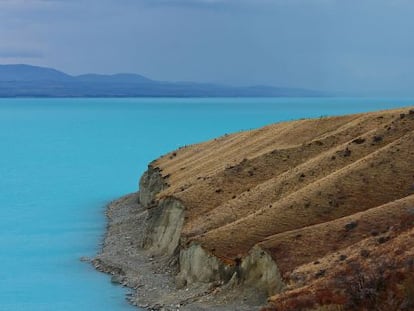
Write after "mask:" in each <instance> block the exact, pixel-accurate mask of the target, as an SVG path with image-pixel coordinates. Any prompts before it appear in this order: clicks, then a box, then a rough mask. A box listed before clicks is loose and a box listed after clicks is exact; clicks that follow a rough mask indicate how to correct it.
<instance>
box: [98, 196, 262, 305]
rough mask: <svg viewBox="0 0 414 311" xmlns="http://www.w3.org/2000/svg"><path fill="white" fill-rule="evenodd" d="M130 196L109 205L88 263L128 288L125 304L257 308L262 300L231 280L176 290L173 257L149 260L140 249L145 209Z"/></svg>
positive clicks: (146, 214)
mask: <svg viewBox="0 0 414 311" xmlns="http://www.w3.org/2000/svg"><path fill="white" fill-rule="evenodd" d="M138 202H139V194H138V193H133V194H130V195H127V196H125V197H122V198H120V199H118V200H116V201H113V202H111V203H110V204H109V205H108V207H107V210H106V216H107V219H108V225H107V231H106V235H105V239H104V241H103V246H102V250H101V252H100V253H99V254H98V255H97V256H96V257H95V258H94V259H93V260H92V261H91V262H92V264H93V266H94V267H95V268H96V269H97V270H98V271H101V272H104V273H107V274H110V275H112V278H111V282H113V283H117V284H120V285H121V286H125V287H128V288H130V289H131V292H130V293H128V294H127V300H128V301H129V302H130V303H131V304H132V305H134V306H137V307H139V308H142V309H145V310H165V311H170V310H174V311H177V310H183V311H186V310H187V311H195V310H206V311H208V310H240V311H244V310H257V309H259V308H260V306H262V305H263V304H264V303H265V301H266V298H267V297H265V296H264V295H257V293H256V292H255V291H254V290H252V289H248V288H241V287H240V286H238V284H237V282H236V281H234V282H228V283H227V284H225V285H223V284H222V283H220V282H213V283H209V284H207V283H196V284H191V285H190V286H188V287H186V286H183V287H182V288H180V289H178V288H177V286H176V282H175V280H176V275H177V274H178V272H179V271H178V263H177V260H178V258H177V256H173V257H170V256H153V255H152V254H151V253H150V251H148V250H146V249H144V248H142V245H143V242H144V241H143V240H144V238H145V232H146V230H147V224H148V221H147V217H148V210H147V209H146V208H144V207H142V206H141V205H140V204H139V203H138Z"/></svg>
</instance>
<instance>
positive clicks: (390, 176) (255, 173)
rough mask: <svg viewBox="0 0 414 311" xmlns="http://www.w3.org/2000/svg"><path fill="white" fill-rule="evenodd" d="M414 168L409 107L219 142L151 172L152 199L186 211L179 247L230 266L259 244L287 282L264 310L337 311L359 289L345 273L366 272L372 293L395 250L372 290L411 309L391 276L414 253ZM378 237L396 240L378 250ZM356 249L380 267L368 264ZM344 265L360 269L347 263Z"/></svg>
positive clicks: (175, 156)
mask: <svg viewBox="0 0 414 311" xmlns="http://www.w3.org/2000/svg"><path fill="white" fill-rule="evenodd" d="M412 163H414V111H413V110H410V109H408V108H405V109H398V110H390V111H381V112H375V113H367V114H357V115H349V116H343V117H331V118H320V119H314V120H300V121H294V122H285V123H279V124H274V125H270V126H267V127H264V128H261V129H258V130H253V131H247V132H240V133H236V134H232V135H226V136H223V137H221V138H218V139H215V140H212V141H209V142H206V143H202V144H197V145H192V146H189V147H185V148H181V149H179V150H177V151H174V152H172V153H170V154H167V155H165V156H163V157H161V158H160V159H158V160H156V161H154V162H153V163H152V166H154V167H158V168H159V169H160V170H161V172H162V175H163V176H164V178H165V180H166V182H167V183H168V185H169V187H168V188H166V189H165V190H163V191H162V192H161V193H160V194H159V195H158V199H163V198H166V197H174V198H176V199H178V200H180V201H181V202H182V203H183V205H184V206H185V207H186V218H185V223H184V227H183V231H182V239H181V241H182V243H184V244H185V243H189V242H197V243H199V244H201V245H202V246H203V247H204V248H205V249H206V250H208V251H210V252H211V253H213V254H215V255H216V256H218V257H219V258H222V259H223V260H225V262H232V261H233V260H235V259H236V258H240V256H241V257H243V256H244V255H246V254H247V252H248V251H249V250H250V249H251V248H252V247H253V246H255V245H259V246H260V247H261V248H263V249H264V250H265V251H267V252H268V253H269V254H270V255H271V256H272V257H273V259H274V260H275V261H276V263H277V264H278V266H279V269H280V270H281V271H282V273H283V275H284V277H285V279H286V281H288V282H291V284H292V285H291V288H290V290H289V291H288V292H286V293H284V294H282V295H279V296H276V297H274V298H272V304H271V306H270V307H269V310H306V309H310V310H313V309H315V310H316V309H318V308H319V310H342V308H345V309H346V308H348V307H349V305H350V302H349V301H350V299H351V298H350V297H352V296H353V295H354V294H355V293H352V289H350V288H349V287H346V286H345V285H341V284H340V281H338V280H340V276H341V275H342V276H343V275H347V273H349V274H351V275H353V276H355V275H357V274H358V273H359V272H358V271H359V270H360V271H361V273H365V272H366V273H368V274H367V275H365V274H364V278H365V279H364V280H365V281H364V282H365V283H366V284H367V287H369V290H373V288H372V287H374V286H376V285H375V284H374V283H375V282H376V281H378V280H377V279H376V278H375V277H373V276H372V275H375V273H377V272H378V271H379V270H378V269H381V267H382V266H381V265H388V264H389V263H388V261H387V260H388V259H387V258H388V257H387V252H395V251H398V252H400V253H399V255H397V256H396V257H395V258H396V261H395V265H396V266H397V267H398V268H396V269H394V270H392V271H394V272H395V273H394V272H390V273H389V274H387V275H386V277H387V278H388V280H390V281H392V282H393V284H394V285H393V287H392V289H390V288H391V287H388V285H387V286H385V287H384V288H386V289H383V288H377V289H376V291H377V292H381V291H382V290H385V291H386V292H387V291H389V292H392V293H394V294H395V295H397V296H398V299H397V298H395V299H396V301H397V300H398V302H396V304H397V303H406V304H407V303H411V302H410V301H411V300H410V301H408V302H407V301H406V300H404V299H406V298H404V299H403V298H401V297H403V294H402V292H406V293H408V294H406V296H410V297H412V292H413V291H414V285H412V284H414V281H413V282H411V281H410V278H399V279H398V282H397V281H396V279H397V278H398V277H397V276H398V275H397V274H398V273H400V272H401V271H403V272H404V271H405V272H407V271H408V270H407V269H406V267H405V266H403V264H402V262H403V261H404V259H406V256H408V254H410V255H412V251H413V248H412V246H409V247H408V246H407V247H408V248H402V246H403V244H404V239H408V238H409V237H411V235H412V234H413V233H412V231H409V230H411V228H412V227H413V218H414V211H413V208H414V195H413V194H414V165H413V164H412ZM407 230H408V231H407ZM404 231H407V232H411V233H404V234H403V233H402V232H404ZM410 234H411V235H410ZM380 237H383V238H384V239H391V240H392V243H390V242H387V241H385V242H387V243H378V238H380ZM394 243H395V245H398V247H397V246H395V247H394V246H393V245H394ZM410 243H411V241H410ZM410 243H407V245H411V244H410ZM390 245H391V246H390ZM400 246H401V247H400ZM410 247H411V248H410ZM401 249H403V251H401ZM361 251H364V254H365V255H367V252H368V253H369V254H373V253H375V254H376V256H379V257H378V258H381V260H379V263H378V264H377V263H374V262H373V261H369V262H368V263H367V262H366V260H365V258H366V257H364V256H361ZM383 257H384V260H383V259H382V258H383ZM350 258H351V259H352V260H351V259H350ZM351 261H352V262H355V265H354V266H352V267H354V268H355V269H357V268H358V269H359V270H358V271H351V270H352V269H351V268H350V266H349V265H348V264H346V263H349V262H351ZM314 262H317V264H314ZM358 265H359V266H358ZM357 266H358V267H357ZM382 268H383V267H382ZM341 269H342V270H341ZM404 269H406V270H404ZM326 271H334V272H333V273H332V274H329V276H327V274H326ZM397 271H399V272H398V273H397ZM410 271H411V270H410ZM369 273H371V274H372V275H371V276H369ZM401 273H402V272H401ZM410 273H411V272H410ZM315 275H318V277H315ZM355 277H356V276H355ZM367 278H368V279H367ZM400 279H401V280H400ZM351 281H355V280H351ZM400 281H401V282H400ZM370 282H371V283H372V284H371V283H370ZM410 282H411V283H410ZM328 283H329V284H331V285H332V284H333V285H332V286H333V287H332V288H329V289H327V288H326V284H328ZM338 284H339V285H338ZM395 284H398V286H397V285H395ZM404 284H405V285H404ZM395 288H397V289H395ZM347 290H348V291H349V293H347V292H346V291H347ZM360 290H362V289H360ZM369 290H368V289H367V291H369ZM381 293H382V292H381ZM359 294H361V293H359ZM355 295H357V294H355ZM379 295H382V294H379ZM384 295H385V294H384ZM404 297H405V296H404ZM354 298H355V297H354ZM364 299H368V298H367V297H365V298H364ZM375 299H377V300H378V301H382V300H383V299H385V298H383V297H382V296H381V297H380V296H378V297H377V296H376V297H375ZM407 299H408V298H407ZM410 299H411V298H410ZM413 299H414V298H413ZM351 300H352V299H351ZM300 301H302V302H301V303H299V302H300ZM353 303H354V307H355V308H356V309H355V310H364V309H358V308H359V307H358V305H357V302H355V301H354V302H353ZM373 303H374V302H373ZM375 303H377V302H375ZM299 305H300V307H299ZM389 305H391V303H390V304H389ZM281 306H282V307H281ZM293 306H296V307H297V308H298V309H294V307H293ZM399 307H401V306H399ZM289 308H290V309H289ZM301 308H302V309H301ZM349 308H351V307H349ZM390 308H391V307H390ZM345 309H344V310H345ZM346 310H348V309H346ZM349 310H351V309H349ZM367 310H368V309H367ZM369 310H371V309H369ZM389 310H392V309H389ZM396 310H400V309H396ZM401 310H403V309H401ZM407 310H408V309H407Z"/></svg>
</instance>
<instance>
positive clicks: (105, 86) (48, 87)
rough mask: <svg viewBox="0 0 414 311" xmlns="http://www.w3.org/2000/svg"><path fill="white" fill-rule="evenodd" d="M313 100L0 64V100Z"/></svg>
mask: <svg viewBox="0 0 414 311" xmlns="http://www.w3.org/2000/svg"><path fill="white" fill-rule="evenodd" d="M283 96H285V97H300V96H304V97H317V96H328V94H326V93H323V92H319V91H313V90H306V89H300V88H282V87H272V86H251V87H233V86H225V85H219V84H208V83H193V82H163V81H154V80H151V79H148V78H146V77H143V76H141V75H138V74H114V75H99V74H85V75H80V76H71V75H68V74H66V73H64V72H61V71H58V70H55V69H52V68H45V67H37V66H30V65H0V97H283Z"/></svg>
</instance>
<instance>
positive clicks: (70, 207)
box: [0, 98, 414, 311]
mask: <svg viewBox="0 0 414 311" xmlns="http://www.w3.org/2000/svg"><path fill="white" fill-rule="evenodd" d="M409 105H414V100H411V99H367V98H359V99H358V98H309V99H304V98H289V99H288V98H276V99H162V98H159V99H0V148H1V149H0V151H1V152H0V211H1V214H0V263H1V266H0V310H2V311H3V310H7V311H8V310H10V311H19V310H24V311H27V310H30V311H49V310H50V311H65V310H73V311H75V310H76V311H82V310H100V311H106V310H110V311H121V310H133V308H132V307H130V306H129V305H128V304H127V303H126V301H125V299H124V294H125V293H126V290H125V289H123V288H121V287H119V286H115V285H112V284H111V283H110V281H109V277H107V276H106V275H104V274H101V273H98V272H95V271H94V270H93V269H92V268H91V267H90V265H89V264H85V263H81V262H80V261H79V258H80V257H81V256H93V255H94V254H95V253H96V252H97V251H98V249H99V243H100V242H101V240H102V236H103V234H104V229H105V217H104V207H105V204H106V203H107V202H109V201H110V200H112V199H115V198H117V197H119V196H121V195H124V194H126V193H130V192H133V191H136V189H137V183H138V179H139V177H140V175H141V174H142V173H143V171H144V170H145V168H146V165H147V163H148V162H150V161H151V160H153V159H154V158H156V157H158V156H160V155H161V154H163V153H166V152H168V151H170V150H172V149H175V148H177V147H179V146H182V145H186V144H190V143H195V142H199V141H203V140H206V139H209V138H213V137H215V136H221V135H223V134H225V133H230V132H234V131H239V130H245V129H251V128H255V127H259V126H261V125H265V124H268V123H272V122H277V121H280V120H292V119H298V118H307V117H320V116H327V115H340V114H346V113H355V112H362V111H371V110H378V109H386V108H394V107H403V106H409Z"/></svg>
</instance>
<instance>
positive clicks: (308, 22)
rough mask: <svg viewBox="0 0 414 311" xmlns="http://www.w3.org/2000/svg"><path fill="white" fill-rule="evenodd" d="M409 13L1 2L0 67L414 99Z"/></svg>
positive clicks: (216, 1)
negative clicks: (22, 63) (22, 64)
mask: <svg viewBox="0 0 414 311" xmlns="http://www.w3.org/2000/svg"><path fill="white" fill-rule="evenodd" d="M413 11H414V2H413V1H409V0H393V1H391V0H364V1H361V0H348V1H339V0H210V1H209V0H0V57H1V60H0V61H2V62H12V61H19V60H21V59H22V60H25V59H27V62H30V63H33V64H37V65H43V66H52V67H56V68H58V69H61V70H64V71H67V72H69V73H73V74H78V73H84V72H101V73H112V72H136V73H140V74H143V75H146V76H149V77H151V78H154V79H160V80H193V81H200V82H201V81H203V82H221V83H228V84H236V85H247V84H273V85H281V86H293V87H307V88H315V89H321V90H327V91H330V90H344V91H349V92H350V93H352V92H361V91H366V90H384V92H386V91H388V90H389V91H392V92H394V93H398V92H401V94H402V93H403V92H410V91H411V93H414V91H413V90H411V85H412V84H414V77H413V75H412V72H414V58H413V57H412V55H414V39H412V34H411V32H412V29H414V19H412V12H413ZM6 44H7V45H6ZM40 51H41V52H40ZM16 59H17V60H16Z"/></svg>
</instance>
